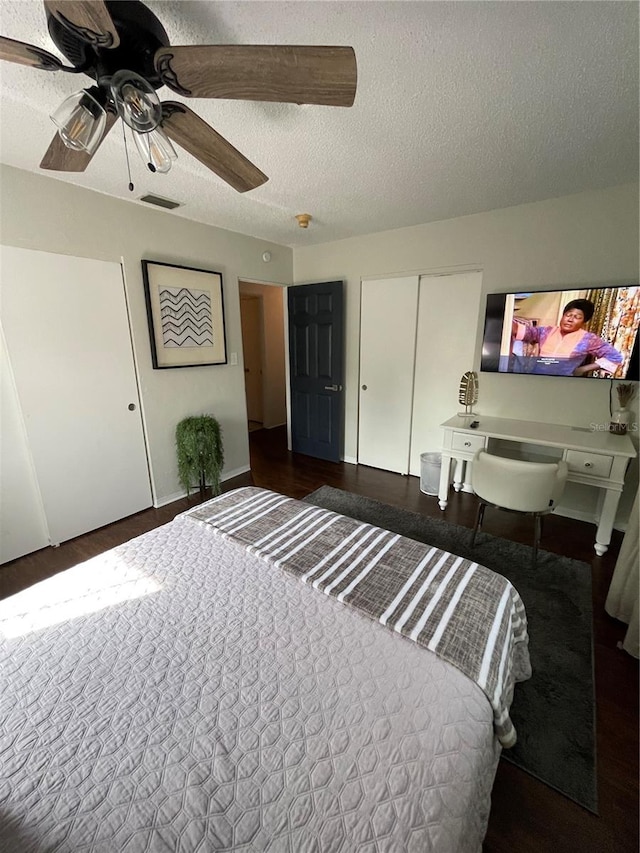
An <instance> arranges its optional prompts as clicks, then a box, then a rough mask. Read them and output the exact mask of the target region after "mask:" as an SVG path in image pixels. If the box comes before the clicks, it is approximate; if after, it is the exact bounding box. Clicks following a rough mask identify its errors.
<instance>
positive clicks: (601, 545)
mask: <svg viewBox="0 0 640 853" xmlns="http://www.w3.org/2000/svg"><path fill="white" fill-rule="evenodd" d="M621 494H622V493H621V492H617V491H615V490H613V489H607V490H606V491H605V493H604V501H603V502H602V508H601V510H600V521H599V522H598V530H597V533H596V544H595V545H594V546H593V547H594V549H595V552H596V554H597V555H598V556H599V557H602V555H603V554H606V553H607V551H608V550H609V543H610V542H611V531H612V530H613V522H614V521H615V519H616V510H617V509H618V503H619V501H620V495H621Z"/></svg>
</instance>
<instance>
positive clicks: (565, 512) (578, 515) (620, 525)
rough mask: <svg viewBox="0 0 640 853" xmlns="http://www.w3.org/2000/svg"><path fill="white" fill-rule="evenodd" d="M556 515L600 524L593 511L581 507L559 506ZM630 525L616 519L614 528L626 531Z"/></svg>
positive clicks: (595, 525)
mask: <svg viewBox="0 0 640 853" xmlns="http://www.w3.org/2000/svg"><path fill="white" fill-rule="evenodd" d="M553 514H554V515H561V516H562V517H563V518H572V519H573V520H574V521H586V523H587V524H593V526H594V527H597V526H598V520H597V518H596V517H595V515H594V514H593V513H592V512H584V511H583V510H580V509H570V508H569V507H565V506H558V507H556V508H555V509H554V511H553ZM627 527H628V525H627V524H626V523H625V522H624V521H620V522H618V521H614V523H613V529H614V530H619V531H620V532H621V533H625V532H626V530H627Z"/></svg>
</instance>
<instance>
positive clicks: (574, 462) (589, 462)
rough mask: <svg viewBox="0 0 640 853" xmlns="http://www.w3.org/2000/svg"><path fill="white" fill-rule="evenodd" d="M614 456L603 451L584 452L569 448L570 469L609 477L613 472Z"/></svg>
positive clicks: (568, 462) (595, 475)
mask: <svg viewBox="0 0 640 853" xmlns="http://www.w3.org/2000/svg"><path fill="white" fill-rule="evenodd" d="M612 464H613V456H603V455H602V454H601V453H583V451H581V450H567V465H568V466H569V471H574V472H576V473H578V472H579V473H580V474H589V475H591V476H592V477H608V476H609V474H610V473H611V466H612Z"/></svg>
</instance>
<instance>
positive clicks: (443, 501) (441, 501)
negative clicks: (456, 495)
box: [438, 453, 451, 511]
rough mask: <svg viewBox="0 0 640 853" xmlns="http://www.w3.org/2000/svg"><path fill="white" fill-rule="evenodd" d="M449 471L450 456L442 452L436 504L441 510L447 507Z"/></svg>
mask: <svg viewBox="0 0 640 853" xmlns="http://www.w3.org/2000/svg"><path fill="white" fill-rule="evenodd" d="M450 472H451V457H450V456H449V455H448V454H446V453H443V454H442V467H441V468H440V486H439V488H438V505H439V507H440V509H441V510H443V511H444V510H445V509H446V508H447V504H448V503H449V482H450V479H451V478H450Z"/></svg>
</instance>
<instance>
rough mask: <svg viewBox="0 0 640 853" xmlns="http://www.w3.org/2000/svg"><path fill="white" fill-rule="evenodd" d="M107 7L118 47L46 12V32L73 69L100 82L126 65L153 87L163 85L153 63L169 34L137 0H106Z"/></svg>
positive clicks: (166, 42)
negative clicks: (91, 39)
mask: <svg viewBox="0 0 640 853" xmlns="http://www.w3.org/2000/svg"><path fill="white" fill-rule="evenodd" d="M106 6H107V8H108V10H109V14H110V15H111V18H112V20H113V23H114V25H115V27H116V29H117V31H118V35H119V37H120V44H119V45H118V47H115V48H109V47H108V46H106V45H105V46H100V44H91V43H89V42H87V40H86V34H85V33H83V34H81V33H80V32H78V34H76V32H74V27H73V25H70V24H69V23H68V22H67V24H66V25H65V24H62V23H61V22H60V21H58V20H57V19H56V18H55V17H54V16H53V15H51V14H50V13H49V12H47V26H48V28H49V34H50V36H51V38H52V39H53V41H54V42H55V44H56V46H57V47H58V49H59V50H60V51H61V53H62V54H63V55H64V56H66V58H67V59H68V60H69V62H71V64H72V65H74V66H75V67H76V68H82V69H83V71H84V73H85V74H87V75H88V76H89V77H93V78H94V80H96V81H98V82H99V83H101V82H102V80H103V78H111V77H112V76H113V75H114V74H115V73H116V71H120V70H121V69H123V68H126V69H127V70H129V71H134V72H135V73H136V74H139V75H140V76H141V77H144V78H145V80H147V81H148V82H149V83H150V84H151V85H152V86H153V88H154V89H159V88H160V87H161V86H163V85H164V83H163V82H162V80H161V79H160V76H159V75H158V72H157V71H156V69H155V66H154V64H153V58H154V55H155V53H156V51H157V50H158V49H159V48H161V47H167V46H168V45H169V37H168V35H167V33H166V31H165V29H164V27H163V26H162V24H161V23H160V21H159V20H158V18H156V16H155V15H154V14H153V12H151V10H150V9H148V8H147V7H146V6H145V5H144V4H143V3H141V2H140V0H116V2H113V0H107V3H106Z"/></svg>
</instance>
